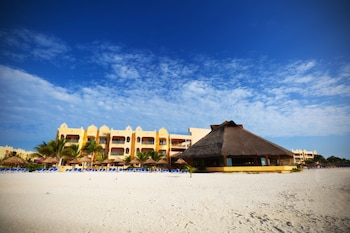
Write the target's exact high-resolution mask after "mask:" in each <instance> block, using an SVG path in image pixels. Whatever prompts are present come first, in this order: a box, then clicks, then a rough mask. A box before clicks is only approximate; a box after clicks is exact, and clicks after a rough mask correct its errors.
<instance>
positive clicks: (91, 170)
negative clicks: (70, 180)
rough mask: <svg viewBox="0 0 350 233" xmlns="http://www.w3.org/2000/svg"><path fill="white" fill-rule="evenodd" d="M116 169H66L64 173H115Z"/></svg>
mask: <svg viewBox="0 0 350 233" xmlns="http://www.w3.org/2000/svg"><path fill="white" fill-rule="evenodd" d="M116 171H117V169H116V168H114V167H111V168H109V169H105V168H100V169H93V168H88V169H82V168H74V169H70V168H68V169H66V172H116Z"/></svg>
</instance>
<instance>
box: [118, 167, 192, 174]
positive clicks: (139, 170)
mask: <svg viewBox="0 0 350 233" xmlns="http://www.w3.org/2000/svg"><path fill="white" fill-rule="evenodd" d="M121 171H125V172H159V173H187V172H188V170H185V169H181V170H180V169H171V170H169V169H167V168H163V169H161V168H156V169H150V168H127V169H126V170H121Z"/></svg>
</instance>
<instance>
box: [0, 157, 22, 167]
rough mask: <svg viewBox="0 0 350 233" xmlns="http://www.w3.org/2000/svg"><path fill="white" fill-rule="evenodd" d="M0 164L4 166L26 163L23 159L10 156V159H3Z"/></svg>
mask: <svg viewBox="0 0 350 233" xmlns="http://www.w3.org/2000/svg"><path fill="white" fill-rule="evenodd" d="M1 163H2V164H4V165H22V164H27V161H25V160H24V159H22V158H19V157H17V156H12V157H9V158H7V159H5V160H4V161H2V162H1Z"/></svg>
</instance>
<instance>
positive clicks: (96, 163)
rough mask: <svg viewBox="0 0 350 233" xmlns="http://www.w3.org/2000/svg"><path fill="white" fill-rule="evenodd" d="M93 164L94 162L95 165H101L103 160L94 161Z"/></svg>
mask: <svg viewBox="0 0 350 233" xmlns="http://www.w3.org/2000/svg"><path fill="white" fill-rule="evenodd" d="M93 164H94V165H101V164H102V162H101V161H95V162H93Z"/></svg>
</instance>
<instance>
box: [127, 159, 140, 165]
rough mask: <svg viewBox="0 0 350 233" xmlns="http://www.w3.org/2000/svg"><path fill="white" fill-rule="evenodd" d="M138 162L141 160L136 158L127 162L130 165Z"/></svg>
mask: <svg viewBox="0 0 350 233" xmlns="http://www.w3.org/2000/svg"><path fill="white" fill-rule="evenodd" d="M140 163H141V162H140V161H138V160H137V159H133V160H131V161H130V162H129V164H131V165H135V164H140Z"/></svg>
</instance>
